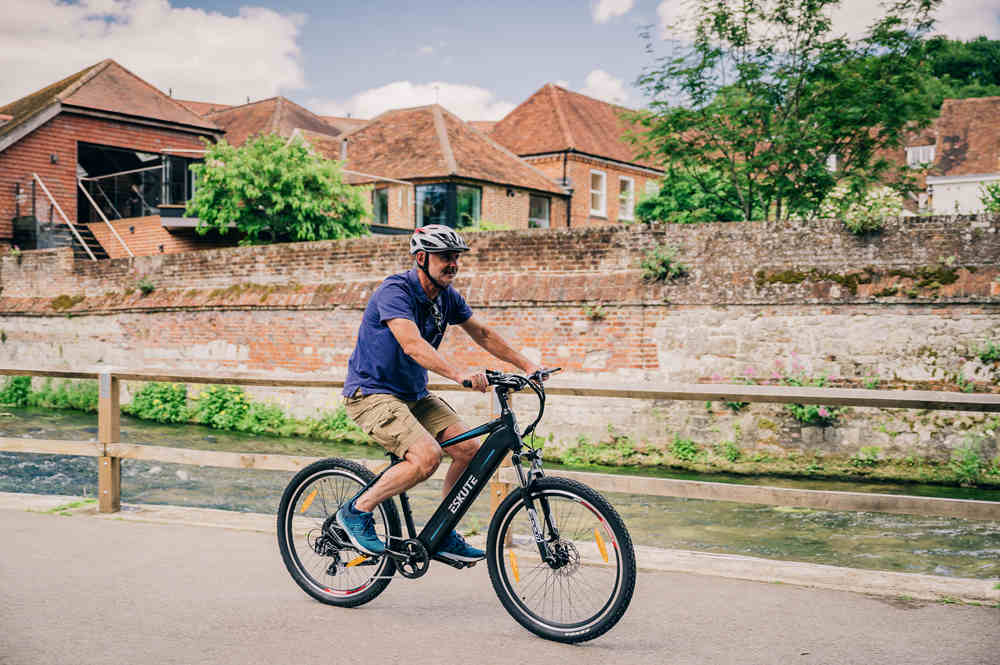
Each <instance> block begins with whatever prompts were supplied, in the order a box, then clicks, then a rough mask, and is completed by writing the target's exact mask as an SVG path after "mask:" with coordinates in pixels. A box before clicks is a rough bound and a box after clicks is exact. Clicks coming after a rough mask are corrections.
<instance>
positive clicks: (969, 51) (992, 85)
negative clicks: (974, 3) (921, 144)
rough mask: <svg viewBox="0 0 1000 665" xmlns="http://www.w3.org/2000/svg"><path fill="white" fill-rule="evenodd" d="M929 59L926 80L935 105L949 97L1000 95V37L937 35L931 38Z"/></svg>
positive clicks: (928, 46)
mask: <svg viewBox="0 0 1000 665" xmlns="http://www.w3.org/2000/svg"><path fill="white" fill-rule="evenodd" d="M927 60H928V64H929V66H930V72H929V76H928V77H927V79H926V81H925V84H926V88H927V91H928V94H930V95H931V100H932V102H933V104H934V107H935V108H940V107H941V103H942V102H943V101H944V100H945V99H967V98H969V97H992V96H996V95H1000V41H997V40H993V39H987V38H986V37H978V38H976V39H970V40H969V41H965V42H963V41H960V40H953V39H948V38H947V37H933V38H931V39H929V40H928V41H927Z"/></svg>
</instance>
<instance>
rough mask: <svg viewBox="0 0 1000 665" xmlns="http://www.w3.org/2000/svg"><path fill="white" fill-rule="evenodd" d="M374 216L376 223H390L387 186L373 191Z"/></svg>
mask: <svg viewBox="0 0 1000 665" xmlns="http://www.w3.org/2000/svg"><path fill="white" fill-rule="evenodd" d="M372 218H373V221H374V222H375V223H376V224H388V223H389V189H388V188H386V187H383V188H381V189H376V190H375V191H373V192H372Z"/></svg>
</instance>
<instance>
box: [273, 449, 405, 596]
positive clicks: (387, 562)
mask: <svg viewBox="0 0 1000 665" xmlns="http://www.w3.org/2000/svg"><path fill="white" fill-rule="evenodd" d="M374 477H375V476H374V474H373V473H372V472H371V471H369V470H368V469H366V468H365V467H364V466H362V465H360V464H358V463H356V462H352V461H350V460H344V459H339V458H335V457H331V458H328V459H323V460H320V461H318V462H314V463H313V464H310V465H309V466H307V467H306V468H304V469H302V470H301V471H299V472H298V473H297V474H296V475H295V477H294V478H292V480H291V482H289V483H288V486H287V487H286V488H285V491H284V493H283V494H282V497H281V503H280V504H279V507H278V547H279V549H280V550H281V558H282V559H283V560H284V562H285V567H286V568H287V569H288V572H289V574H291V576H292V579H293V580H295V583H296V584H298V585H299V586H300V587H301V588H302V590H303V591H305V592H306V593H307V594H309V595H310V596H312V597H313V598H315V599H316V600H318V601H320V602H321V603H326V604H328V605H337V606H339V607H356V606H358V605H363V604H364V603H367V602H369V601H371V600H373V599H374V598H375V597H376V596H378V595H379V594H380V593H382V591H384V590H385V588H386V587H387V586H388V585H389V582H390V581H391V580H390V579H389V578H391V577H392V575H393V574H394V573H395V572H396V567H395V564H394V563H393V561H392V559H390V558H389V557H387V556H383V557H379V558H378V559H377V560H375V561H374V563H369V564H367V565H355V566H351V567H347V566H346V563H347V562H348V561H350V560H352V559H356V558H357V557H358V552H357V551H356V550H354V549H353V548H343V549H337V550H336V552H334V553H330V552H324V553H319V552H317V551H316V549H314V547H313V545H312V543H313V542H315V538H316V537H318V536H320V535H322V533H323V525H324V524H328V523H329V520H330V519H331V518H332V517H333V516H334V515H335V514H336V512H337V510H338V509H339V508H340V506H341V505H343V504H344V503H345V502H347V501H349V500H350V499H351V498H352V497H354V496H355V495H356V494H357V493H358V492H360V491H361V488H363V487H364V486H365V485H367V484H368V483H369V482H370V481H371V480H372V479H373V478H374ZM307 491H308V494H307ZM373 517H374V519H375V525H376V533H378V534H379V537H380V538H381V539H382V541H383V542H387V540H386V535H387V534H389V535H392V536H394V537H397V538H398V537H399V536H400V533H401V532H400V526H399V514H398V513H397V512H396V506H395V503H394V502H393V501H392V500H391V499H389V500H388V501H383V502H382V503H381V504H379V505H378V506H377V507H376V508H375V510H374V511H373ZM342 555H343V556H342ZM345 559H346V560H345ZM334 563H336V566H334V574H333V575H331V574H330V573H329V571H330V567H331V564H334Z"/></svg>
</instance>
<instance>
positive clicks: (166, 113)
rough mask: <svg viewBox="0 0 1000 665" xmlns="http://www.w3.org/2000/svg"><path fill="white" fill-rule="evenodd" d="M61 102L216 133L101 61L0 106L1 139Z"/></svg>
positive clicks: (143, 83) (172, 102)
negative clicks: (4, 118)
mask: <svg viewBox="0 0 1000 665" xmlns="http://www.w3.org/2000/svg"><path fill="white" fill-rule="evenodd" d="M59 103H61V104H62V105H63V107H77V108H83V109H93V110H99V111H108V112H111V113H116V114H123V115H130V116H138V117H141V118H148V119H152V120H159V121H161V122H168V123H172V124H179V125H187V126H190V127H197V128H200V129H207V130H215V131H217V130H218V127H216V126H215V125H214V124H212V123H211V122H210V121H207V120H205V119H204V118H201V117H200V116H198V115H197V114H196V113H194V112H193V111H191V110H190V109H188V108H187V107H185V106H183V105H182V104H180V103H178V102H177V101H176V100H173V99H171V98H170V97H168V96H167V95H165V94H163V93H162V92H160V91H159V90H157V89H156V88H154V87H153V86H151V85H150V84H149V83H147V82H146V81H143V80H142V79H141V78H139V77H138V76H136V75H135V74H133V73H132V72H130V71H128V70H127V69H125V68H124V67H122V66H121V65H119V64H118V63H117V62H115V61H114V60H102V61H101V62H99V63H97V64H96V65H92V66H91V67H87V68H86V69H83V70H81V71H79V72H77V73H75V74H73V75H71V76H67V77H66V78H64V79H63V80H61V81H57V82H56V83H53V84H51V85H49V86H47V87H45V88H42V89H41V90H39V91H37V92H34V93H32V94H30V95H28V96H26V97H22V98H21V99H18V100H16V101H14V102H11V103H9V104H7V105H6V106H3V107H0V114H2V115H9V116H11V119H10V120H9V121H7V122H5V123H3V124H2V125H0V139H2V138H3V137H4V136H6V135H8V134H10V133H11V132H12V131H14V130H15V129H16V128H18V127H20V126H22V125H24V124H25V123H28V122H29V121H30V120H31V119H32V118H34V117H35V116H37V115H38V114H40V113H41V112H42V111H44V110H45V109H48V108H50V107H53V106H54V105H55V104H59Z"/></svg>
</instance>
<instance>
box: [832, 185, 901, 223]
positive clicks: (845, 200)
mask: <svg viewBox="0 0 1000 665" xmlns="http://www.w3.org/2000/svg"><path fill="white" fill-rule="evenodd" d="M902 212H903V197H901V196H900V195H899V193H898V192H896V191H894V190H892V189H890V188H888V187H869V188H867V189H860V188H859V187H858V186H857V185H856V186H855V187H850V186H848V185H847V184H841V185H837V186H836V187H834V188H833V190H831V191H830V193H829V194H827V195H826V198H825V199H824V200H823V203H822V205H820V208H819V214H820V215H821V216H822V217H832V218H836V219H840V220H841V221H843V223H844V226H845V227H846V228H847V230H848V231H850V232H851V233H853V234H855V235H862V234H865V233H874V232H877V231H881V230H882V228H883V227H884V226H885V222H886V220H887V219H889V218H891V217H898V216H899V215H900V214H902Z"/></svg>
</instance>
